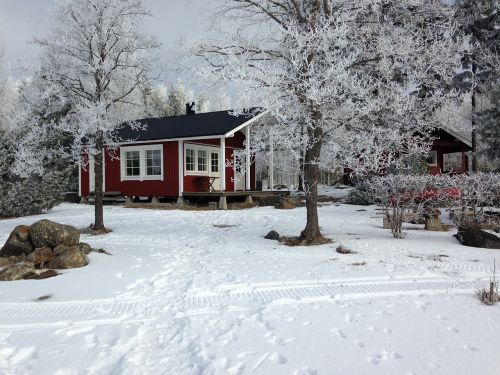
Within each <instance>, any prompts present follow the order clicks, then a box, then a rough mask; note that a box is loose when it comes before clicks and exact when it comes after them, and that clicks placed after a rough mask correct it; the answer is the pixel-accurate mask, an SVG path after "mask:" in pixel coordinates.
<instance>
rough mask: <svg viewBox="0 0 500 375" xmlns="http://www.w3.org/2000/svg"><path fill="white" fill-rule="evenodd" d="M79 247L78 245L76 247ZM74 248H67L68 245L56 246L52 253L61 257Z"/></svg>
mask: <svg viewBox="0 0 500 375" xmlns="http://www.w3.org/2000/svg"><path fill="white" fill-rule="evenodd" d="M76 246H78V245H76ZM71 247H72V246H66V245H59V246H56V247H54V248H53V249H52V252H53V253H54V254H55V255H59V254H62V253H64V252H65V251H67V250H69V249H71Z"/></svg>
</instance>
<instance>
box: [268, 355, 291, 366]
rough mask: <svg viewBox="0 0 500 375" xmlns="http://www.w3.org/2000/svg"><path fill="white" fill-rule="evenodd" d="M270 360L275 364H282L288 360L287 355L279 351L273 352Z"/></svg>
mask: <svg viewBox="0 0 500 375" xmlns="http://www.w3.org/2000/svg"><path fill="white" fill-rule="evenodd" d="M269 360H270V361H271V362H272V363H274V364H275V365H282V364H285V363H286V362H287V359H286V357H284V356H283V355H281V354H279V353H273V354H271V355H270V356H269Z"/></svg>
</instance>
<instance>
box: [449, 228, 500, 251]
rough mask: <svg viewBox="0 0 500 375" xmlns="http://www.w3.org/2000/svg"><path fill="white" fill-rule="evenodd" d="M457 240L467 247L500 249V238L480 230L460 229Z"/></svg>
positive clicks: (456, 236) (456, 235)
mask: <svg viewBox="0 0 500 375" xmlns="http://www.w3.org/2000/svg"><path fill="white" fill-rule="evenodd" d="M454 236H455V238H456V239H457V240H458V241H459V242H460V243H461V244H462V245H465V246H472V247H484V248H486V249H500V237H498V236H497V235H495V234H493V233H489V232H486V231H484V230H482V229H479V228H465V227H461V228H458V233H457V234H455V235H454Z"/></svg>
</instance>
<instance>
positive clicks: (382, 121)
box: [194, 0, 464, 244]
mask: <svg viewBox="0 0 500 375" xmlns="http://www.w3.org/2000/svg"><path fill="white" fill-rule="evenodd" d="M218 3H219V4H220V7H219V8H218V10H217V14H218V15H220V16H223V17H226V18H231V20H232V23H231V25H239V28H238V29H236V30H235V29H234V27H233V30H232V32H231V33H230V34H227V36H226V37H225V39H223V40H220V41H217V42H210V43H204V44H202V45H199V46H197V47H196V48H195V51H194V53H195V54H196V56H198V57H200V59H201V63H202V64H203V65H202V67H201V68H200V69H199V71H200V73H201V74H202V75H203V76H206V77H215V78H216V79H217V80H218V81H219V82H221V83H232V84H237V85H239V87H238V88H239V89H240V91H239V93H242V94H243V95H244V96H245V97H246V98H247V100H246V102H249V103H255V105H257V106H260V107H264V108H266V109H268V110H269V111H270V113H271V114H272V115H273V116H274V117H275V118H276V119H277V121H278V123H279V126H276V128H277V130H276V132H275V135H276V136H277V138H278V139H279V141H278V142H279V143H280V145H281V147H283V148H284V147H286V148H288V149H290V150H296V152H297V153H298V155H301V153H302V155H303V158H301V160H303V162H302V163H301V165H303V174H304V188H305V192H306V207H307V223H306V227H305V229H304V231H303V232H302V234H301V239H302V240H303V242H304V243H309V244H313V243H321V242H322V236H321V233H320V229H319V223H318V215H317V184H318V178H319V165H320V163H322V164H323V165H331V166H332V169H334V168H333V167H337V166H339V165H347V166H350V167H352V168H353V169H354V170H355V171H357V170H359V171H365V170H380V169H381V168H384V167H385V166H387V165H389V164H391V163H393V162H397V157H396V155H401V154H403V153H424V152H426V151H427V147H428V140H427V139H428V134H429V131H430V130H431V128H432V127H433V126H434V125H435V122H434V121H433V114H434V111H435V110H436V109H437V108H439V107H440V106H441V105H442V103H443V102H448V101H452V100H454V99H455V97H454V95H455V93H454V92H453V91H452V90H449V87H448V86H449V85H450V84H451V79H452V77H453V75H454V70H455V68H456V67H457V66H458V65H459V63H460V59H459V58H460V55H461V52H462V50H463V48H464V43H463V41H462V39H461V38H460V35H459V34H458V33H457V32H456V30H455V28H454V23H453V9H452V7H451V6H448V5H446V4H443V2H441V1H439V0H425V1H424V0H397V1H396V0H393V1H384V2H379V1H373V0H360V1H355V2H353V1H351V0H349V1H347V0H323V1H300V2H299V1H295V0H278V1H274V0H273V1H271V0H264V1H255V0H219V1H218ZM261 129H264V131H265V127H263V128H261ZM415 134H420V138H421V139H422V141H421V142H420V138H415V137H414V136H415ZM261 138H265V135H264V136H262V137H261Z"/></svg>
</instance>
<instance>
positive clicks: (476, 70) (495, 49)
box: [455, 0, 500, 171]
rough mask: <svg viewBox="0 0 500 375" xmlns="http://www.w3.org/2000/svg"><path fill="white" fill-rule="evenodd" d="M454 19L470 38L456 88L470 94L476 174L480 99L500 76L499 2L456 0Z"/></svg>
mask: <svg viewBox="0 0 500 375" xmlns="http://www.w3.org/2000/svg"><path fill="white" fill-rule="evenodd" d="M456 19H457V22H458V24H459V27H460V29H461V30H462V31H463V32H464V33H466V35H468V36H469V37H470V43H469V48H468V49H467V50H466V53H465V54H464V57H463V71H462V72H460V74H459V75H458V76H457V78H456V80H455V81H456V85H457V86H458V87H460V88H461V89H462V90H467V91H469V92H470V96H471V103H470V104H471V125H472V170H473V171H477V155H476V149H477V139H476V138H477V137H476V128H477V127H478V125H479V124H478V121H477V120H478V119H477V116H478V113H477V112H478V111H479V110H482V109H481V108H479V107H478V105H477V102H478V100H479V98H480V97H488V93H489V92H490V91H491V90H492V86H493V85H496V84H498V80H499V76H500V3H499V2H498V0H458V1H457V2H456Z"/></svg>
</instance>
